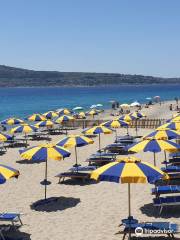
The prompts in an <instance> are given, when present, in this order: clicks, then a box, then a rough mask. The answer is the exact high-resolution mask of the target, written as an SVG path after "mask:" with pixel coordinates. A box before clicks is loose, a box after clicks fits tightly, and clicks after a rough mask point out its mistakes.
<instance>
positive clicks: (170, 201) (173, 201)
mask: <svg viewBox="0 0 180 240" xmlns="http://www.w3.org/2000/svg"><path fill="white" fill-rule="evenodd" d="M153 203H154V206H156V207H160V211H159V213H161V212H162V210H163V207H164V206H176V205H180V196H168V197H160V198H154V199H153Z"/></svg>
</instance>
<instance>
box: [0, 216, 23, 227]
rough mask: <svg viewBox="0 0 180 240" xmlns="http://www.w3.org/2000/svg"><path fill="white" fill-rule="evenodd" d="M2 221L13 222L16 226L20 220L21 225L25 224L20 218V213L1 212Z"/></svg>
mask: <svg viewBox="0 0 180 240" xmlns="http://www.w3.org/2000/svg"><path fill="white" fill-rule="evenodd" d="M0 221H2V222H11V223H12V225H13V226H15V223H17V222H20V225H21V226H22V225H23V223H22V221H21V218H20V213H1V214H0Z"/></svg>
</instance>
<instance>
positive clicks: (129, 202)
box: [128, 183, 131, 240]
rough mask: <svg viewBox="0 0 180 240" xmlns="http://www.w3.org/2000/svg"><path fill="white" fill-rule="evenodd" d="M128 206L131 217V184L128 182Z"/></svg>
mask: <svg viewBox="0 0 180 240" xmlns="http://www.w3.org/2000/svg"><path fill="white" fill-rule="evenodd" d="M128 208H129V217H128V219H129V220H130V219H131V185H130V183H128ZM128 239H129V240H130V239H131V222H129V238H128Z"/></svg>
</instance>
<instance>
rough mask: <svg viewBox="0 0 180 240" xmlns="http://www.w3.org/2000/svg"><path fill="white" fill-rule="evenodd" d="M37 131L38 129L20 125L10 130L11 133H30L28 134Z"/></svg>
mask: <svg viewBox="0 0 180 240" xmlns="http://www.w3.org/2000/svg"><path fill="white" fill-rule="evenodd" d="M37 130H38V127H35V126H33V125H29V124H22V125H19V126H17V127H15V128H12V129H11V130H10V132H11V133H25V134H26V133H30V132H36V131H37Z"/></svg>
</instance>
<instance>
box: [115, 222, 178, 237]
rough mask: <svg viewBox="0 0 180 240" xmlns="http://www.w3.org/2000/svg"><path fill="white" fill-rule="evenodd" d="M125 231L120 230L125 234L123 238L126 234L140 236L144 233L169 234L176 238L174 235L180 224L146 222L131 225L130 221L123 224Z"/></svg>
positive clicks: (120, 232)
mask: <svg viewBox="0 0 180 240" xmlns="http://www.w3.org/2000/svg"><path fill="white" fill-rule="evenodd" d="M123 225H124V229H123V231H119V232H118V233H119V234H123V240H124V239H125V237H126V235H129V233H130V234H131V235H133V234H136V235H138V236H139V237H143V235H151V236H152V235H168V237H170V238H172V239H174V235H175V234H176V233H178V231H179V230H178V225H177V224H173V223H169V222H145V223H135V224H131V225H129V224H128V223H126V224H123Z"/></svg>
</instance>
